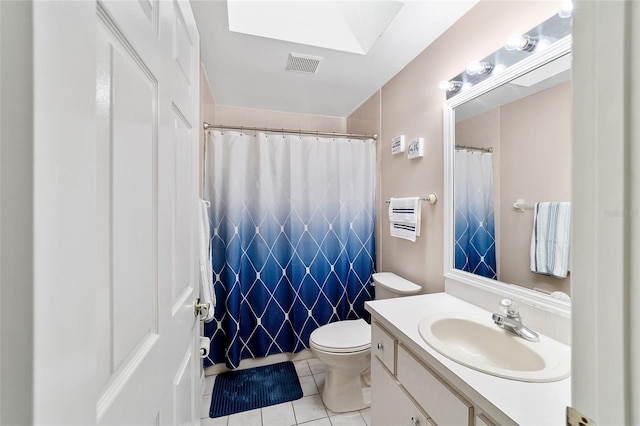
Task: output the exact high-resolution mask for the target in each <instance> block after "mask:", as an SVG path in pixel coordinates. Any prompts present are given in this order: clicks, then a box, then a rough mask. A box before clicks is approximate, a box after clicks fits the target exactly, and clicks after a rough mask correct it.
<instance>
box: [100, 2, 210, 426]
mask: <svg viewBox="0 0 640 426" xmlns="http://www.w3.org/2000/svg"><path fill="white" fill-rule="evenodd" d="M97 14H98V19H97V25H96V31H97V36H96V43H97V44H96V54H97V61H96V63H97V73H96V77H97V78H96V103H97V130H98V133H97V163H98V164H97V211H98V218H97V219H98V221H97V225H98V233H97V235H98V269H99V273H98V293H99V297H98V301H97V313H98V333H97V339H98V363H97V380H98V383H97V401H96V421H97V423H98V424H193V423H196V422H198V421H199V420H198V419H199V406H198V402H199V386H198V384H199V380H198V379H199V376H198V374H197V371H198V366H199V359H198V358H197V357H196V353H197V352H196V350H197V347H196V346H197V338H198V335H199V324H198V322H197V319H196V317H195V316H194V309H193V305H194V301H195V299H196V298H197V296H198V293H197V281H196V280H197V279H198V278H197V277H198V275H197V274H196V271H197V264H196V262H197V259H198V256H197V249H198V246H197V240H196V238H197V234H196V232H197V227H196V225H197V222H196V218H197V216H196V215H197V188H198V183H197V164H198V163H197V155H198V151H197V149H198V131H197V129H198V119H199V116H198V93H199V88H198V78H197V76H196V74H195V71H196V70H197V64H198V63H199V57H198V55H199V53H198V52H199V36H198V32H197V29H196V27H195V22H194V19H193V16H192V13H191V9H190V6H189V3H188V2H187V1H165V0H163V1H157V0H155V1H150V0H138V1H129V2H115V1H105V2H98V5H97Z"/></svg>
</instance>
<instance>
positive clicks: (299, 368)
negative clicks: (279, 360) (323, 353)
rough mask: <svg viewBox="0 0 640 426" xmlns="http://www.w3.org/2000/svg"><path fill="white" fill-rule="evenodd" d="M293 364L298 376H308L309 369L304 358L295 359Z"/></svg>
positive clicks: (309, 373)
mask: <svg viewBox="0 0 640 426" xmlns="http://www.w3.org/2000/svg"><path fill="white" fill-rule="evenodd" d="M293 365H294V366H295V367H296V373H298V377H304V376H310V375H311V370H310V369H309V364H308V363H307V360H306V359H303V360H300V361H295V362H294V363H293Z"/></svg>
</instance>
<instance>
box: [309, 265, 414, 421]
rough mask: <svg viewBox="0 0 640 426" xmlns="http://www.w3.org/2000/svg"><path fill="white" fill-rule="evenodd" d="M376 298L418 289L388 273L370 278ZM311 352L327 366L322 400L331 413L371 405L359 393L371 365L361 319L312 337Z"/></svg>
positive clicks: (332, 326)
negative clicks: (363, 378)
mask: <svg viewBox="0 0 640 426" xmlns="http://www.w3.org/2000/svg"><path fill="white" fill-rule="evenodd" d="M373 281H374V283H375V296H376V297H375V298H376V299H378V300H379V299H390V298H392V297H399V296H407V295H411V294H417V293H419V292H420V290H421V289H422V288H421V287H420V286H419V285H417V284H415V283H412V282H411V281H407V280H405V279H404V278H402V277H399V276H397V275H396V274H393V273H391V272H379V273H377V274H373ZM309 344H310V346H311V350H312V351H313V353H314V354H315V355H316V357H318V359H319V360H320V361H322V362H323V363H324V364H326V365H327V376H326V378H325V382H324V389H323V390H322V400H323V401H324V404H325V405H326V406H327V408H329V409H330V410H331V411H333V412H335V413H343V412H346V411H355V410H361V409H363V408H366V407H368V406H369V405H370V404H371V401H370V400H369V398H367V397H365V396H364V395H363V392H362V379H361V376H362V375H363V374H365V373H367V372H368V371H369V368H370V365H371V326H370V325H369V324H368V323H367V322H366V321H365V320H363V319H357V320H344V321H337V322H333V323H331V324H327V325H323V326H322V327H319V328H317V329H316V330H314V331H313V332H312V333H311V336H310V338H309Z"/></svg>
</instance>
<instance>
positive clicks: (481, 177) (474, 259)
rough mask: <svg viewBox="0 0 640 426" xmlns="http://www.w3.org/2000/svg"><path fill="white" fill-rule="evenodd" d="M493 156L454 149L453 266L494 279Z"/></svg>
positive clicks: (495, 275) (496, 276)
mask: <svg viewBox="0 0 640 426" xmlns="http://www.w3.org/2000/svg"><path fill="white" fill-rule="evenodd" d="M492 163H493V155H492V154H491V153H480V152H477V151H467V150H456V155H455V178H454V179H455V184H454V188H455V193H454V209H455V225H454V233H455V248H454V250H455V253H454V256H455V268H456V269H460V270H462V271H467V272H471V273H473V274H477V275H481V276H483V277H487V278H491V279H494V280H495V279H497V278H498V275H497V273H496V271H497V267H496V241H495V224H494V218H493V209H494V207H493V164H492Z"/></svg>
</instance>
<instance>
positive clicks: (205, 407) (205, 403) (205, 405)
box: [200, 394, 211, 419]
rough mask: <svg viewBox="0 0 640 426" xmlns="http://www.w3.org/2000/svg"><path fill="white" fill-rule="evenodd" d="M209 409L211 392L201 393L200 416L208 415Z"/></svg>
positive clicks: (206, 416)
mask: <svg viewBox="0 0 640 426" xmlns="http://www.w3.org/2000/svg"><path fill="white" fill-rule="evenodd" d="M209 409H211V394H209V395H203V396H202V402H201V403H200V418H201V419H204V418H208V417H209Z"/></svg>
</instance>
